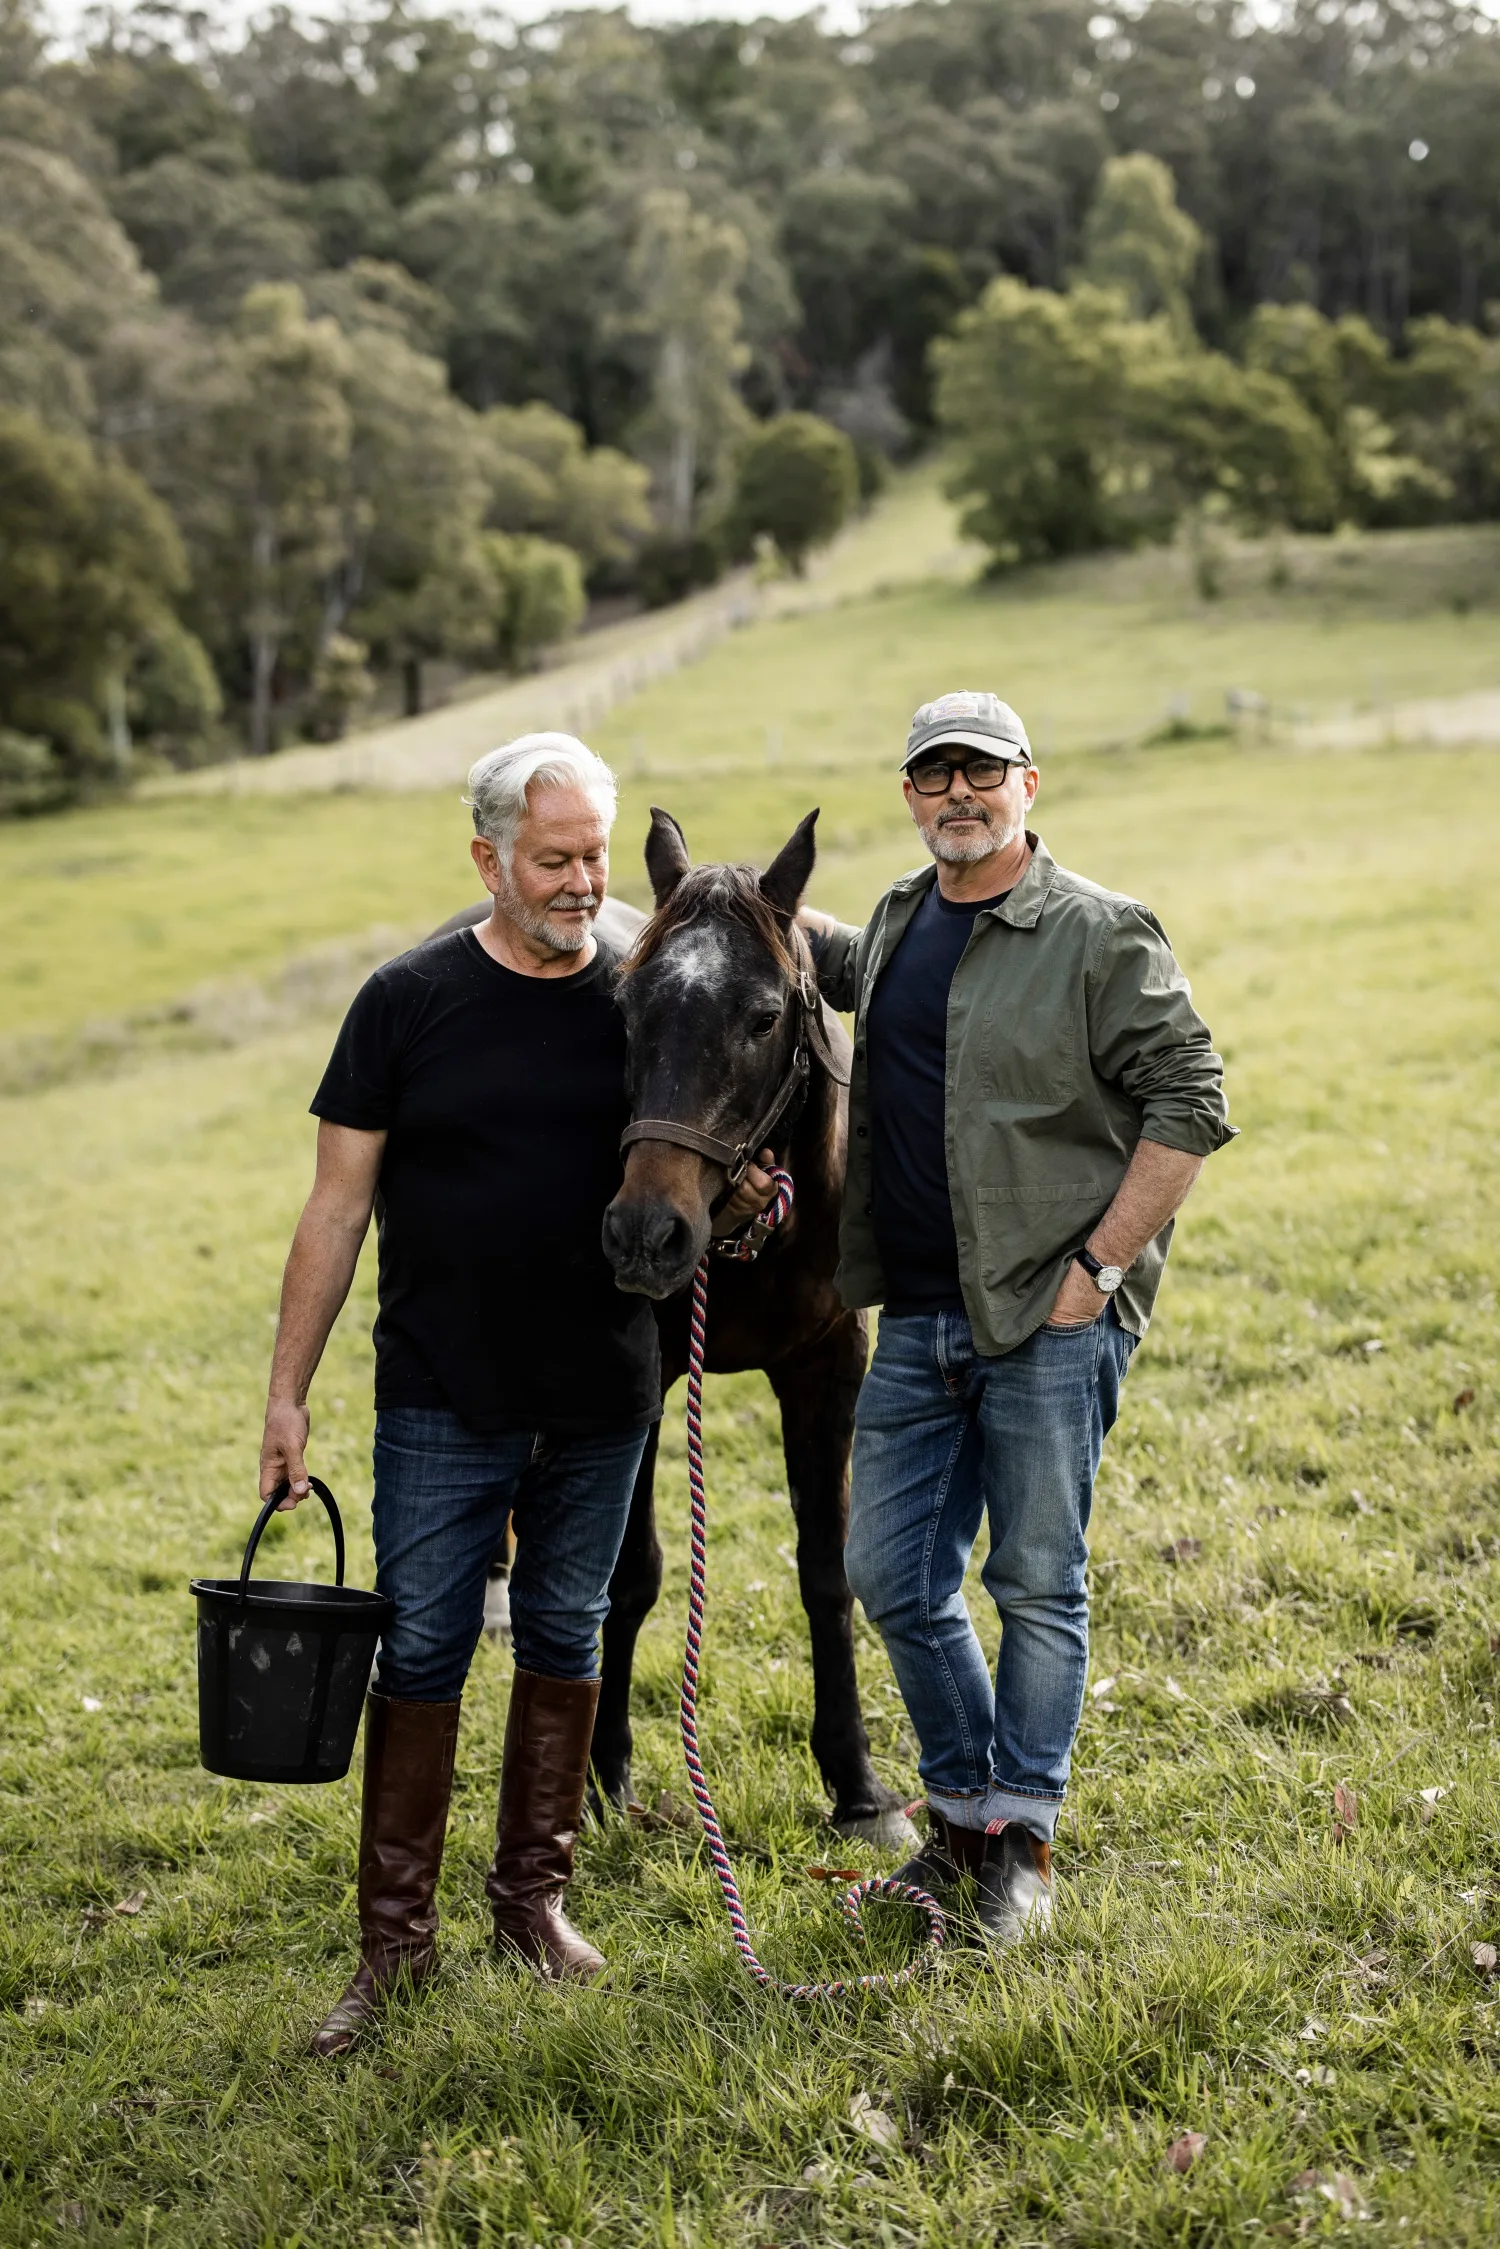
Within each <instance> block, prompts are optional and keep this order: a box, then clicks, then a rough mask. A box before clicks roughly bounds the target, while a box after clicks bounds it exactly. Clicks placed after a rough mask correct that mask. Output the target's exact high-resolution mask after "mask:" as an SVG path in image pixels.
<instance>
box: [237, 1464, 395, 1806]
mask: <svg viewBox="0 0 1500 2249" xmlns="http://www.w3.org/2000/svg"><path fill="white" fill-rule="evenodd" d="M308 1481H309V1482H310V1483H311V1485H312V1488H313V1490H314V1491H315V1492H316V1493H317V1495H318V1497H319V1499H321V1500H322V1502H323V1505H324V1506H325V1507H326V1508H327V1510H328V1519H329V1521H330V1522H331V1523H332V1525H333V1544H334V1552H335V1556H336V1574H337V1583H336V1584H333V1585H298V1584H291V1583H286V1582H283V1581H280V1580H277V1579H275V1578H258V1579H257V1580H256V1582H255V1583H254V1584H253V1585H252V1584H251V1582H250V1564H251V1563H252V1562H253V1561H254V1559H255V1549H256V1548H257V1546H259V1544H260V1540H261V1533H262V1532H263V1531H264V1529H265V1527H266V1525H267V1523H269V1521H270V1520H271V1517H272V1516H273V1515H274V1514H275V1512H276V1509H277V1506H278V1504H279V1503H280V1502H281V1501H282V1500H283V1499H285V1498H286V1495H287V1492H288V1490H289V1488H290V1487H289V1486H288V1485H286V1484H279V1485H278V1486H277V1488H276V1490H275V1491H273V1492H272V1494H271V1496H270V1498H269V1499H268V1500H267V1501H266V1503H265V1505H264V1507H262V1509H261V1511H260V1513H259V1515H258V1516H257V1517H256V1519H255V1528H254V1530H253V1531H252V1532H251V1533H250V1542H249V1544H248V1545H247V1546H246V1548H245V1559H244V1562H243V1563H242V1565H241V1567H240V1574H239V1576H238V1577H195V1578H194V1579H193V1584H192V1590H193V1592H194V1594H195V1595H196V1596H197V1601H198V1754H199V1756H200V1757H201V1758H202V1760H203V1763H204V1764H205V1765H206V1766H207V1768H208V1770H209V1771H210V1772H211V1773H223V1774H225V1775H227V1777H228V1778H229V1779H231V1780H274V1781H320V1780H342V1779H343V1777H344V1775H345V1773H347V1772H348V1770H349V1760H350V1759H351V1757H352V1756H353V1755H354V1739H355V1736H356V1734H357V1733H358V1732H359V1714H360V1712H361V1710H362V1709H363V1708H364V1699H365V1689H366V1687H367V1686H368V1685H369V1682H370V1666H371V1665H372V1664H373V1662H374V1660H375V1647H376V1643H377V1641H378V1640H379V1638H380V1634H381V1629H382V1627H383V1626H385V1625H387V1624H389V1623H390V1620H391V1617H392V1615H393V1614H394V1613H395V1612H394V1609H393V1606H392V1604H391V1602H389V1601H388V1600H386V1599H385V1597H384V1596H383V1595H382V1594H379V1593H361V1592H359V1591H358V1590H357V1589H356V1588H355V1587H354V1586H352V1585H346V1584H345V1583H344V1526H343V1524H342V1523H341V1522H340V1521H339V1511H338V1506H337V1504H336V1502H335V1500H334V1496H333V1494H332V1492H331V1491H330V1490H329V1489H328V1486H327V1485H326V1484H324V1483H320V1482H319V1481H318V1478H317V1477H316V1476H312V1477H309V1479H308Z"/></svg>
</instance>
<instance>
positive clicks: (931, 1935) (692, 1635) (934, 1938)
mask: <svg viewBox="0 0 1500 2249" xmlns="http://www.w3.org/2000/svg"><path fill="white" fill-rule="evenodd" d="M771 1177H772V1179H773V1180H774V1181H775V1185H776V1195H775V1199H774V1201H773V1202H772V1203H771V1205H770V1206H769V1208H768V1209H767V1210H766V1211H765V1212H764V1213H763V1214H762V1218H761V1221H760V1223H761V1224H762V1225H764V1226H765V1227H767V1228H772V1227H776V1226H779V1225H780V1224H781V1221H782V1220H783V1219H784V1218H785V1217H786V1214H787V1212H788V1211H789V1210H790V1209H791V1207H792V1182H791V1178H790V1175H789V1174H788V1173H787V1172H784V1171H781V1170H779V1169H778V1170H774V1171H773V1172H772V1174H771ZM707 1329H708V1258H707V1256H704V1257H703V1258H702V1259H700V1261H699V1264H698V1269H697V1271H696V1272H695V1273H694V1275H693V1302H692V1316H691V1321H690V1327H689V1349H688V1394H687V1440H688V1491H689V1494H690V1496H691V1500H692V1518H693V1530H692V1574H691V1580H690V1584H689V1589H688V1620H687V1647H686V1650H685V1652H684V1655H683V1661H682V1702H681V1716H682V1754H683V1757H684V1759H685V1760H686V1763H687V1769H688V1780H689V1783H690V1785H691V1787H692V1791H693V1799H694V1801H695V1803H696V1804H697V1806H698V1816H699V1818H700V1819H701V1820H702V1822H703V1832H704V1835H705V1836H706V1838H707V1840H708V1855H709V1857H710V1858H711V1859H712V1861H713V1868H714V1872H715V1874H716V1875H717V1876H718V1878H719V1888H720V1889H721V1890H722V1891H723V1893H724V1904H725V1906H726V1908H727V1909H728V1913H729V1925H730V1928H731V1929H732V1930H733V1932H734V1945H735V1950H736V1951H737V1952H738V1954H739V1956H740V1958H741V1960H742V1961H743V1962H744V1964H745V1966H746V1967H747V1968H748V1969H749V1971H750V1973H751V1975H752V1976H754V1978H755V1980H756V1982H757V1983H758V1984H761V1985H763V1986H764V1987H765V1988H766V1989H768V1990H772V1991H778V1992H779V1993H780V1994H781V1996H782V1997H783V1998H784V1999H841V1998H843V1997H844V1995H845V1994H846V1993H847V1992H851V1991H895V1990H897V1989H899V1987H900V1986H901V1985H902V1984H907V1983H911V1982H912V1981H913V1980H914V1979H915V1978H916V1977H918V1976H922V1975H926V1974H928V1973H929V1972H930V1971H931V1970H932V1969H933V1968H934V1967H935V1966H936V1965H937V1960H938V1956H939V1954H940V1952H941V1950H942V1945H943V1938H944V1933H945V1930H944V1921H943V1913H942V1908H941V1907H940V1906H939V1905H938V1903H937V1901H936V1900H935V1899H934V1898H931V1897H929V1896H928V1894H927V1892H926V1891H925V1890H919V1889H917V1888H915V1887H914V1886H913V1885H912V1884H911V1883H909V1882H898V1881H896V1880H895V1879H894V1878H893V1877H892V1876H890V1875H874V1876H872V1877H871V1879H870V1880H868V1881H865V1882H857V1883H856V1884H855V1885H854V1887H853V1888H852V1889H851V1890H849V1891H847V1892H846V1893H845V1895H844V1897H843V1898H842V1899H841V1900H840V1901H839V1902H840V1908H841V1910H842V1911H843V1912H844V1913H845V1914H846V1915H847V1916H848V1918H849V1920H850V1921H852V1923H853V1924H854V1927H855V1930H856V1932H857V1933H858V1936H859V1938H860V1941H861V1943H863V1942H864V1941H865V1930H864V1923H863V1919H862V1915H863V1908H864V1903H865V1900H866V1898H871V1897H880V1898H894V1899H896V1900H897V1901H899V1902H901V1903H904V1904H907V1905H914V1906H915V1907H916V1908H917V1910H918V1911H919V1912H920V1913H923V1914H925V1915H926V1918H927V1943H926V1946H925V1947H924V1949H923V1950H922V1952H920V1953H919V1954H918V1956H917V1958H916V1959H915V1960H913V1961H911V1962H910V1963H909V1965H908V1966H906V1967H905V1968H900V1969H897V1970H896V1971H895V1972H894V1973H892V1974H887V1975H868V1976H844V1977H840V1978H838V1979H837V1980H836V1981H834V1982H831V1983H782V1982H781V1981H780V1979H779V1978H778V1977H776V1976H773V1975H772V1974H771V1973H770V1971H769V1970H768V1969H766V1968H763V1967H762V1966H761V1964H760V1961H759V1960H758V1959H757V1958H756V1953H755V1947H754V1945H753V1944H752V1943H751V1941H750V1930H749V1927H748V1925H747V1923H746V1920H745V1908H744V1905H743V1904H742V1903H741V1900H740V1890H739V1884H738V1883H737V1882H736V1880H735V1878H734V1867H733V1865H732V1864H731V1863H730V1857H729V1852H728V1850H727V1849H726V1848H725V1843H724V1835H723V1830H722V1829H721V1828H720V1826H719V1815H718V1813H717V1812H716V1811H715V1810H714V1804H713V1798H712V1797H711V1796H710V1794H709V1792H708V1782H707V1780H706V1779H705V1778H704V1774H703V1760H702V1758H701V1757H700V1755H699V1752H698V1657H699V1654H700V1653H701V1650H702V1647H703V1610H704V1601H705V1596H706V1594H707V1590H708V1500H707V1495H706V1492H705V1489H704V1483H703V1351H704V1343H705V1339H706V1336H707ZM818 1871H819V1873H821V1871H822V1870H821V1869H819V1870H818Z"/></svg>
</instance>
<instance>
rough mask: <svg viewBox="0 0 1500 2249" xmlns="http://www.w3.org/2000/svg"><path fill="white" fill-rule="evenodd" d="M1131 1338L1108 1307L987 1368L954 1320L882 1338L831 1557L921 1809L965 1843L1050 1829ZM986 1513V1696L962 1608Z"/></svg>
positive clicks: (978, 1654)
mask: <svg viewBox="0 0 1500 2249" xmlns="http://www.w3.org/2000/svg"><path fill="white" fill-rule="evenodd" d="M1135 1341H1136V1339H1135V1337H1134V1336H1133V1335H1130V1334H1128V1333H1127V1332H1126V1330H1125V1329H1124V1328H1122V1327H1121V1325H1120V1323H1119V1319H1118V1318H1117V1316H1116V1313H1115V1309H1114V1307H1113V1305H1110V1306H1108V1307H1107V1308H1106V1310H1105V1311H1104V1313H1103V1314H1102V1315H1101V1317H1100V1318H1099V1319H1097V1320H1095V1321H1093V1322H1092V1324H1091V1325H1089V1326H1087V1327H1077V1328H1050V1327H1043V1328H1039V1329H1038V1330H1037V1331H1036V1333H1035V1334H1034V1335H1031V1336H1028V1338H1027V1339H1026V1341H1025V1342H1024V1343H1023V1344H1021V1345H1019V1346H1018V1347H1017V1349H1016V1350H1014V1351H1007V1352H1006V1354H1005V1355H1004V1357H1003V1358H999V1359H984V1358H981V1357H980V1356H979V1355H978V1353H977V1352H976V1351H975V1349H974V1338H973V1335H972V1333H971V1331H970V1328H969V1323H968V1320H967V1319H966V1318H965V1317H964V1315H963V1313H961V1312H938V1313H928V1314H921V1315H916V1316H913V1317H908V1318H904V1319H892V1318H889V1317H887V1318H884V1319H882V1321H881V1323H880V1340H879V1343H878V1344H877V1346H876V1350H875V1356H874V1359H873V1360H872V1361H871V1364H870V1371H869V1373H868V1374H867V1375H866V1376H865V1382H864V1388H863V1389H862V1390H861V1391H860V1394H859V1407H858V1411H857V1413H856V1416H855V1425H854V1491H853V1503H852V1507H851V1510H850V1520H849V1543H848V1546H847V1548H846V1549H845V1555H844V1560H845V1566H846V1568H847V1570H848V1573H849V1583H850V1585H851V1587H852V1588H853V1590H854V1592H855V1594H856V1596H857V1597H858V1599H859V1600H860V1601H861V1602H862V1603H863V1605H864V1608H865V1611H866V1614H867V1615H868V1616H869V1617H870V1619H871V1621H872V1622H873V1623H874V1624H875V1625H877V1626H878V1628H879V1630H880V1634H881V1637H882V1639H883V1640H884V1641H885V1645H886V1651H887V1653H888V1654H889V1656H890V1659H891V1667H892V1669H893V1670H894V1672H895V1674H896V1683H897V1685H898V1686H899V1687H900V1689H901V1694H902V1699H903V1700H904V1702H905V1704H906V1708H907V1712H908V1714H909V1716H910V1718H911V1722H912V1724H913V1726H914V1727H915V1728H916V1733H917V1739H918V1741H919V1742H920V1744H921V1751H922V1754H921V1759H920V1762H919V1766H918V1770H919V1771H920V1773H921V1775H922V1778H923V1780H924V1782H925V1783H926V1785H927V1794H928V1799H929V1801H930V1802H931V1803H932V1804H933V1806H934V1807H935V1808H936V1809H937V1810H938V1811H940V1812H943V1813H944V1814H945V1815H946V1816H947V1817H948V1818H949V1819H950V1820H952V1821H954V1823H955V1824H956V1825H958V1826H961V1827H988V1826H989V1825H990V1824H991V1823H992V1822H994V1821H996V1820H1015V1821H1017V1822H1018V1823H1019V1824H1020V1825H1022V1826H1024V1827H1029V1828H1030V1829H1031V1830H1032V1831H1033V1833H1035V1834H1037V1835H1040V1836H1042V1837H1043V1838H1045V1839H1047V1840H1049V1841H1050V1839H1051V1836H1052V1832H1053V1829H1054V1828H1055V1827H1056V1825H1057V1814H1058V1811H1059V1808H1060V1807H1061V1804H1062V1799H1063V1791H1064V1789H1065V1788H1066V1786H1067V1780H1068V1770H1069V1764H1070V1760H1071V1757H1072V1750H1073V1736H1074V1735H1075V1734H1076V1733H1077V1731H1078V1718H1079V1713H1080V1711H1081V1710H1082V1708H1083V1689H1084V1681H1085V1678H1086V1676H1087V1673H1088V1657H1089V1604H1088V1586H1087V1578H1086V1571H1087V1565H1088V1558H1089V1550H1088V1546H1087V1544H1086V1542H1085V1538H1084V1532H1085V1531H1086V1529H1087V1527H1088V1519H1089V1509H1090V1506H1091V1504H1092V1501H1093V1493H1094V1478H1095V1476H1096V1475H1097V1474H1098V1471H1099V1456H1100V1453H1101V1452H1102V1450H1103V1446H1104V1440H1105V1438H1106V1436H1107V1435H1108V1434H1109V1431H1110V1429H1111V1428H1112V1427H1113V1426H1114V1420H1115V1415H1116V1413H1117V1412H1118V1410H1119V1402H1120V1384H1121V1383H1122V1381H1123V1380H1124V1377H1125V1369H1126V1367H1127V1366H1128V1365H1129V1363H1130V1354H1131V1352H1132V1351H1133V1350H1134V1348H1135ZM985 1515H988V1517H989V1529H990V1551H989V1558H988V1560H987V1561H986V1562H985V1565H984V1571H983V1579H984V1585H985V1589H986V1591H987V1592H988V1593H989V1595H990V1598H991V1599H992V1600H993V1602H994V1604H995V1606H996V1608H997V1609H998V1610H999V1612H1000V1623H1001V1639H1000V1657H999V1661H998V1663H997V1664H996V1667H995V1677H994V1680H993V1682H992V1681H991V1679H990V1675H989V1670H988V1667H987V1666H986V1664H985V1660H984V1651H983V1650H982V1649H981V1647H980V1645H979V1641H978V1638H977V1637H976V1635H975V1631H974V1627H973V1625H972V1624H971V1623H970V1621H969V1612H968V1608H967V1606H966V1604H965V1601H964V1591H963V1583H964V1572H965V1570H966V1569H967V1568H968V1563H969V1557H970V1555H971V1554H972V1553H973V1550H974V1541H975V1539H976V1538H977V1537H978V1535H979V1525H980V1521H981V1519H982V1517H984V1516H985Z"/></svg>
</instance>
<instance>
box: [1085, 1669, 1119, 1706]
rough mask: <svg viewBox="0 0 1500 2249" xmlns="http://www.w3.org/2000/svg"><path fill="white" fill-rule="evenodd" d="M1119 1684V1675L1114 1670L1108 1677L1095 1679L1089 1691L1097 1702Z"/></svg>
mask: <svg viewBox="0 0 1500 2249" xmlns="http://www.w3.org/2000/svg"><path fill="white" fill-rule="evenodd" d="M1118 1685H1119V1680H1118V1677H1117V1676H1116V1674H1115V1673H1114V1672H1113V1671H1112V1672H1111V1673H1110V1675H1109V1677H1108V1678H1107V1679H1096V1680H1095V1681H1094V1684H1093V1685H1092V1686H1091V1687H1090V1689H1089V1693H1090V1695H1092V1697H1093V1699H1094V1701H1095V1702H1102V1701H1103V1699H1104V1697H1105V1696H1106V1695H1107V1694H1108V1693H1109V1690H1110V1688H1111V1687H1114V1686H1118Z"/></svg>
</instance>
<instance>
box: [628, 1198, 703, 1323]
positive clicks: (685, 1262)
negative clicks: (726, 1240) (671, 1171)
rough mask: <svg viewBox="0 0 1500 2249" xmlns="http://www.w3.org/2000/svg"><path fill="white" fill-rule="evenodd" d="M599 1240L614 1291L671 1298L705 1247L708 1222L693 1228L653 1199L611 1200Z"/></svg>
mask: <svg viewBox="0 0 1500 2249" xmlns="http://www.w3.org/2000/svg"><path fill="white" fill-rule="evenodd" d="M603 1241H604V1254H605V1256H606V1257H607V1258H608V1259H609V1262H610V1264H611V1265H612V1266H613V1267H614V1272H615V1286H616V1287H617V1288H622V1289H625V1290H627V1291H628V1292H629V1293H630V1294H631V1295H632V1296H650V1297H656V1298H661V1297H664V1296H675V1295H676V1294H677V1292H678V1290H679V1289H685V1288H686V1287H687V1285H688V1283H689V1282H690V1281H691V1279H692V1277H693V1268H694V1266H695V1265H696V1264H697V1262H698V1260H699V1258H700V1257H701V1256H702V1255H703V1252H704V1250H705V1249H706V1248H707V1247H708V1221H707V1218H706V1217H705V1218H704V1220H703V1221H702V1223H701V1225H698V1226H695V1225H694V1224H693V1222H692V1220H691V1219H690V1218H688V1217H687V1216H686V1215H685V1214H684V1213H683V1212H682V1211H680V1210H679V1209H678V1208H677V1206H676V1204H675V1203H670V1202H667V1201H665V1200H663V1199H662V1198H660V1197H658V1196H651V1197H649V1198H645V1197H643V1198H641V1199H639V1200H636V1199H634V1198H632V1199H630V1200H628V1201H627V1200H625V1199H624V1197H623V1196H617V1197H616V1198H615V1200H614V1201H613V1202H612V1203H611V1204H610V1206H609V1208H608V1210H606V1212H605V1213H604V1231H603Z"/></svg>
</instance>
